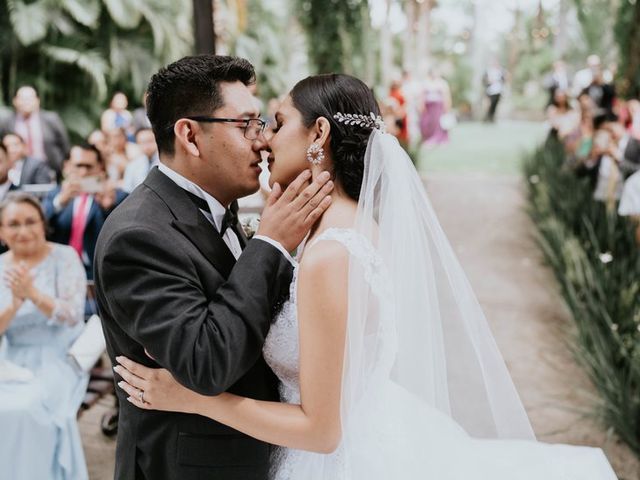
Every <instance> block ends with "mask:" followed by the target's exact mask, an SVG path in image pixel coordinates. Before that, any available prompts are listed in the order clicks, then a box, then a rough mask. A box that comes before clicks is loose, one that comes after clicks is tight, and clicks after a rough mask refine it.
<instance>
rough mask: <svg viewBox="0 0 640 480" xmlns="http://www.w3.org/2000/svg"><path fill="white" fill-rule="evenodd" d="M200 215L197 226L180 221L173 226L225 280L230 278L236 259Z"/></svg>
mask: <svg viewBox="0 0 640 480" xmlns="http://www.w3.org/2000/svg"><path fill="white" fill-rule="evenodd" d="M194 208H195V207H194ZM198 214H199V216H198V223H197V224H195V225H194V224H192V223H186V222H182V221H180V220H174V221H173V222H171V224H172V225H173V226H174V227H175V228H176V229H177V230H179V231H180V232H181V233H182V234H183V235H184V236H186V237H187V238H188V239H189V241H190V242H191V243H193V244H194V245H195V246H196V248H197V249H198V250H199V251H200V253H202V255H204V256H205V258H206V259H207V260H209V262H210V263H211V264H212V265H213V266H214V267H215V268H216V270H218V272H220V274H221V275H222V276H223V277H224V278H228V277H229V274H230V273H231V270H232V269H233V266H234V265H235V263H236V258H235V257H234V256H233V254H232V253H231V251H230V250H229V247H227V244H226V243H224V240H222V237H221V236H220V234H219V233H218V231H217V230H216V229H215V227H214V226H213V225H211V223H210V222H209V220H207V219H206V218H205V217H204V215H203V214H202V212H198Z"/></svg>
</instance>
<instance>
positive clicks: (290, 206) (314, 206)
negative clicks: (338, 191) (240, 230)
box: [257, 170, 333, 252]
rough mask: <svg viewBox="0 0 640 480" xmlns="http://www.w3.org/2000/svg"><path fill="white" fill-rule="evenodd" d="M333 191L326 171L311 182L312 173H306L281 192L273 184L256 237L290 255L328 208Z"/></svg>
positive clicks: (277, 185) (280, 189)
mask: <svg viewBox="0 0 640 480" xmlns="http://www.w3.org/2000/svg"><path fill="white" fill-rule="evenodd" d="M309 181H311V183H309ZM332 190H333V182H332V181H331V175H329V172H322V173H321V174H320V175H318V176H317V177H316V178H315V179H313V180H311V172H310V171H309V170H305V171H304V172H302V173H301V174H300V175H298V178H296V179H295V180H294V181H293V182H291V184H290V185H289V186H288V187H287V189H286V190H285V191H284V192H283V191H282V188H281V187H280V185H279V184H277V183H276V184H275V185H274V186H273V190H272V192H271V195H270V196H269V198H268V199H267V205H266V206H265V208H264V210H263V211H262V217H261V218H260V228H258V231H257V234H258V235H264V236H265V237H269V238H271V239H272V240H275V241H277V242H280V244H281V245H282V246H283V247H284V248H285V249H286V250H287V251H289V252H290V251H292V250H294V249H295V248H296V247H297V246H298V245H300V242H302V240H303V239H304V237H305V235H306V234H307V233H308V232H309V230H310V229H311V227H312V226H313V225H314V224H315V223H316V222H317V221H318V219H319V218H320V217H321V216H322V214H323V213H324V211H325V210H326V209H327V208H328V207H329V205H331V197H330V196H329V194H330V193H331V191H332Z"/></svg>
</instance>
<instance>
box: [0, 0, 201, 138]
mask: <svg viewBox="0 0 640 480" xmlns="http://www.w3.org/2000/svg"><path fill="white" fill-rule="evenodd" d="M191 5H192V2H191V0H0V71H3V72H5V71H6V72H9V75H4V76H2V75H0V89H1V90H0V94H1V95H2V98H1V99H0V105H1V104H2V103H9V102H10V100H11V96H12V95H13V93H14V92H15V90H16V88H17V87H18V86H19V85H23V84H32V85H35V86H37V87H38V89H39V91H40V96H41V99H42V103H43V106H44V108H47V109H52V110H56V111H58V112H59V113H60V114H61V115H62V116H63V118H64V120H65V122H67V126H68V128H69V129H70V130H71V133H72V137H74V139H79V138H80V137H84V136H85V135H86V133H88V130H90V129H92V128H94V127H96V126H97V125H98V117H99V115H100V112H101V111H102V110H103V109H104V108H105V107H106V100H107V97H108V95H109V94H110V93H112V92H113V91H114V90H116V89H117V90H122V91H124V92H125V93H127V94H128V95H129V96H130V100H131V106H132V107H133V108H135V105H136V104H138V102H139V101H140V99H141V97H142V92H143V91H144V89H145V88H146V85H147V83H148V81H149V77H150V76H151V75H152V74H153V73H154V72H155V71H156V70H157V69H158V68H159V67H160V66H161V65H164V64H167V63H169V62H171V61H174V60H177V59H178V58H180V57H182V56H184V55H186V54H188V53H189V52H190V51H191V45H192V32H191V28H192V27H191V20H192V19H191ZM5 12H6V13H5ZM78 112H82V115H79V114H78Z"/></svg>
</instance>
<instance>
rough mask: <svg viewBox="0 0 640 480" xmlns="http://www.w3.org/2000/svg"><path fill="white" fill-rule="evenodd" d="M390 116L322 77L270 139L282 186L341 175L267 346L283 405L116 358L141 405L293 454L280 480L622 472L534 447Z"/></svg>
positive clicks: (280, 456)
mask: <svg viewBox="0 0 640 480" xmlns="http://www.w3.org/2000/svg"><path fill="white" fill-rule="evenodd" d="M378 115H379V110H378V105H377V103H376V101H375V99H374V97H373V94H372V93H371V91H370V90H369V89H368V87H367V86H366V85H365V84H364V83H363V82H361V81H360V80H358V79H356V78H353V77H350V76H347V75H337V74H331V75H319V76H313V77H309V78H307V79H305V80H302V81H301V82H299V83H298V84H297V85H296V86H295V87H294V88H293V90H292V91H291V93H290V94H289V96H288V97H287V98H286V100H285V101H284V102H283V104H282V105H281V107H280V109H279V111H278V112H277V114H276V120H277V127H276V129H275V131H274V133H273V135H272V137H271V138H269V139H268V140H267V139H265V138H261V139H259V140H257V141H259V142H263V143H264V145H263V148H264V149H267V150H268V151H270V152H271V153H270V156H269V169H270V171H271V182H272V183H273V182H277V183H279V184H281V185H287V184H288V183H289V182H291V181H292V180H293V179H294V178H295V177H296V176H297V175H298V174H299V173H300V172H302V171H303V170H304V169H307V168H309V167H311V169H312V172H313V173H314V174H319V173H320V172H321V171H323V170H329V171H331V172H332V174H333V177H334V180H335V190H334V194H333V201H332V205H331V207H330V208H329V209H328V210H327V211H326V213H325V214H324V216H323V217H322V218H321V220H320V221H319V223H318V224H317V226H316V227H315V229H314V230H312V231H311V233H310V234H309V236H308V238H307V239H306V241H305V242H304V243H303V245H301V246H300V247H299V248H298V257H297V261H298V262H299V263H298V265H297V267H296V269H295V273H294V278H293V281H292V284H291V288H290V298H289V300H288V302H287V303H285V305H284V306H283V307H282V309H281V311H280V313H279V314H278V315H277V317H276V318H275V320H274V323H273V325H272V327H271V330H270V333H269V335H268V337H267V339H266V343H265V345H264V357H265V359H266V360H267V362H268V363H269V364H270V366H271V368H272V369H273V371H274V372H275V373H276V375H277V376H278V377H279V379H280V382H281V387H280V393H281V399H282V403H277V402H266V401H258V400H253V399H250V398H243V397H239V396H236V395H232V394H229V393H223V394H221V395H219V396H215V397H211V396H203V395H200V394H197V393H195V392H193V391H190V390H187V389H186V388H185V387H183V386H181V385H180V384H178V383H177V382H176V381H175V380H174V379H173V377H172V376H171V375H170V373H169V372H168V371H166V370H162V369H150V368H146V367H143V366H142V365H139V364H137V363H134V362H132V361H130V360H129V359H127V358H124V357H118V362H119V363H120V365H119V366H117V367H116V369H117V371H118V373H119V374H120V375H121V376H122V378H123V379H124V381H122V382H120V384H119V386H120V387H121V388H123V389H124V390H125V391H126V392H127V393H128V394H129V399H128V400H129V401H130V402H132V403H133V404H135V405H137V406H138V407H140V408H144V409H155V410H168V411H176V412H186V413H192V414H199V415H202V416H205V417H209V418H211V419H213V420H215V421H217V422H221V423H224V424H226V425H229V426H230V427H232V428H234V429H236V430H238V431H240V432H243V433H245V434H248V435H251V436H253V437H256V438H258V439H260V440H263V441H265V442H269V443H271V444H274V445H278V446H280V447H282V448H279V449H277V450H276V454H275V455H274V461H273V472H272V473H273V477H274V478H275V479H277V480H339V479H344V480H365V479H366V480H378V479H379V480H383V479H384V480H387V479H390V478H398V479H403V480H404V479H438V480H442V479H451V480H468V479H492V480H495V479H498V480H507V479H509V480H511V479H524V480H534V479H535V480H543V479H544V480H560V479H563V480H564V479H575V480H600V479H611V480H613V479H615V478H616V476H615V475H614V473H613V470H612V469H611V467H610V466H609V463H608V462H607V460H606V458H605V456H604V454H603V453H602V451H601V450H599V449H594V448H587V447H573V446H567V445H549V444H543V443H539V442H536V441H535V438H534V435H533V431H532V429H531V426H530V424H529V421H528V419H527V416H526V413H525V411H524V408H523V406H522V403H521V402H520V399H519V397H518V394H517V392H516V390H515V387H514V385H513V383H512V381H511V378H510V376H509V373H508V371H507V369H506V367H505V364H504V362H503V360H502V358H501V356H500V353H499V351H498V349H497V346H496V344H495V342H494V340H493V337H492V335H491V332H490V330H489V327H488V325H487V322H486V320H485V318H484V316H483V313H482V311H481V309H480V306H479V304H478V302H477V300H476V298H475V296H474V295H473V292H472V290H471V287H470V285H469V284H468V282H467V280H466V277H465V275H464V273H463V271H462V269H461V267H460V265H459V264H458V262H457V260H456V258H455V256H454V254H453V251H452V249H451V247H450V245H449V243H448V242H447V240H446V238H445V236H444V233H443V232H442V230H441V228H440V225H439V224H438V221H437V219H436V216H435V213H434V212H433V209H432V208H431V205H430V203H429V201H428V199H427V197H426V194H425V191H424V188H423V186H422V183H421V181H420V178H419V177H418V175H417V173H416V171H415V169H414V168H413V165H412V164H411V162H410V160H409V158H408V156H407V155H406V153H405V152H404V150H403V149H402V148H401V147H400V146H399V144H398V142H397V141H396V139H395V138H394V137H392V136H391V135H388V134H385V133H384V132H383V124H382V122H381V120H380V118H379V116H378ZM141 392H144V397H143V399H144V401H141V400H140V397H142V395H140V393H141Z"/></svg>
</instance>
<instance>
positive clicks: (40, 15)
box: [7, 0, 51, 47]
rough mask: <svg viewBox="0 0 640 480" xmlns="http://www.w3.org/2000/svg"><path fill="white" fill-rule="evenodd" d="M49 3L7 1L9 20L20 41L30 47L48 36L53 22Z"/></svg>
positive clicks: (42, 0) (41, 1) (18, 0)
mask: <svg viewBox="0 0 640 480" xmlns="http://www.w3.org/2000/svg"><path fill="white" fill-rule="evenodd" d="M47 3H48V2H46V1H45V0H40V1H37V2H34V3H30V4H28V5H27V4H25V3H24V2H23V1H21V0H7V7H8V9H9V20H10V21H11V26H12V27H13V31H14V33H15V36H16V38H17V39H18V41H19V42H20V43H21V44H22V45H24V46H25V47H28V46H29V45H32V44H34V43H36V42H39V41H40V40H42V39H43V38H44V37H45V36H46V35H47V30H48V29H49V24H50V21H51V13H50V12H49V9H48V5H47Z"/></svg>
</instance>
